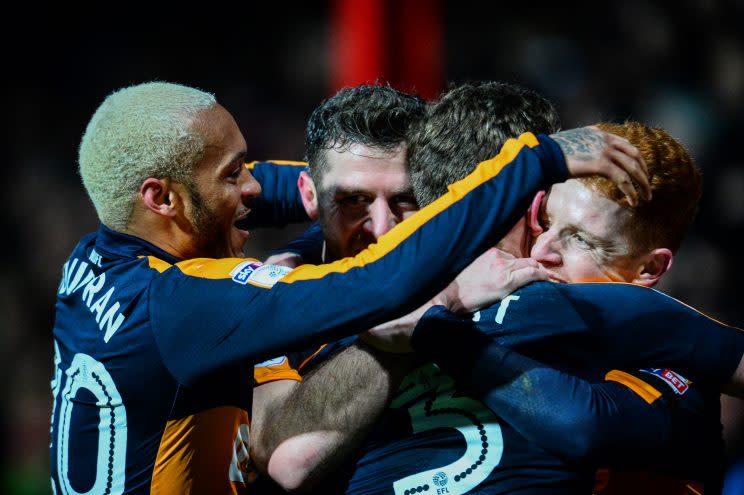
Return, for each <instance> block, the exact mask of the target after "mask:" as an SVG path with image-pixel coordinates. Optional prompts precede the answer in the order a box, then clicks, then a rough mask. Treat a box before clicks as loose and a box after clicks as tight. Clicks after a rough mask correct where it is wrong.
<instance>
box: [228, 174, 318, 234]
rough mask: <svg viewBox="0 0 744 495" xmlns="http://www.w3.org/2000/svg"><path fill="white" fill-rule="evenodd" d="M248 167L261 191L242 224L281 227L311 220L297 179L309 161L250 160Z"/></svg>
mask: <svg viewBox="0 0 744 495" xmlns="http://www.w3.org/2000/svg"><path fill="white" fill-rule="evenodd" d="M245 166H246V168H247V169H248V171H250V172H251V173H252V174H253V177H254V178H255V179H256V181H257V182H258V183H259V184H261V194H260V195H259V196H258V197H257V198H254V199H253V200H252V202H251V212H250V214H249V215H248V218H246V220H245V221H244V222H245V223H244V224H242V225H241V226H242V227H246V228H255V227H281V226H284V225H286V224H288V223H299V222H306V221H309V220H310V218H309V217H308V216H307V213H306V212H305V207H304V206H303V205H302V199H301V197H300V191H299V189H298V188H297V179H298V178H299V176H300V172H302V171H303V170H307V163H305V162H293V161H286V160H272V161H261V162H251V163H247V164H246V165H245Z"/></svg>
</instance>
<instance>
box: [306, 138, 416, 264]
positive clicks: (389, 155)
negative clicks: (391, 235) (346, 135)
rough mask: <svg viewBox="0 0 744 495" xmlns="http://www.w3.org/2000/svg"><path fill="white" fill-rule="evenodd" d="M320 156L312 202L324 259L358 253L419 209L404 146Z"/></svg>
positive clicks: (356, 148) (360, 148)
mask: <svg viewBox="0 0 744 495" xmlns="http://www.w3.org/2000/svg"><path fill="white" fill-rule="evenodd" d="M325 153H326V155H325V158H326V161H327V164H328V169H327V170H326V171H325V173H324V174H323V176H322V178H321V184H320V185H316V186H319V187H317V196H316V197H317V210H318V218H319V220H320V223H321V226H322V228H323V233H324V235H325V239H326V247H327V254H328V257H329V258H333V259H337V258H343V257H346V256H353V255H355V254H357V253H358V252H359V251H361V250H363V249H365V248H366V247H367V246H369V245H370V244H372V243H374V242H375V241H377V239H378V238H379V237H380V236H381V235H383V234H385V233H386V232H388V231H389V230H390V229H392V228H393V227H394V226H396V225H397V224H398V223H400V222H401V221H402V220H403V219H404V218H406V217H408V216H409V215H410V214H412V213H413V212H414V211H416V210H417V209H418V206H417V204H416V200H415V199H414V197H413V192H412V190H411V181H410V178H409V176H408V170H407V167H406V147H405V145H403V144H401V145H399V146H397V147H396V148H394V149H392V150H385V149H380V148H374V147H369V146H366V145H363V144H359V143H355V144H352V145H351V146H349V147H348V148H347V149H344V150H343V151H338V150H336V149H329V150H326V151H325Z"/></svg>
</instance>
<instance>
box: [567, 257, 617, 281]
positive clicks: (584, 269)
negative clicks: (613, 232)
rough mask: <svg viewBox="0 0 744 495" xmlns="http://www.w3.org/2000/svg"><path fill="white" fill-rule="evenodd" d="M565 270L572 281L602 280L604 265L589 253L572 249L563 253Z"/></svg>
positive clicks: (603, 277)
mask: <svg viewBox="0 0 744 495" xmlns="http://www.w3.org/2000/svg"><path fill="white" fill-rule="evenodd" d="M563 270H564V271H565V272H566V275H567V276H568V277H569V279H570V281H571V282H589V281H602V280H604V279H606V278H607V277H606V276H605V274H604V270H603V269H602V266H601V265H600V264H599V263H598V262H597V260H595V259H594V258H593V257H592V256H591V255H590V254H589V253H586V252H577V251H570V252H568V253H564V255H563Z"/></svg>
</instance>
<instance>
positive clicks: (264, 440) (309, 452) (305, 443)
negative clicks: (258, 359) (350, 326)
mask: <svg viewBox="0 0 744 495" xmlns="http://www.w3.org/2000/svg"><path fill="white" fill-rule="evenodd" d="M407 369H408V363H407V361H405V360H402V359H401V358H400V356H392V355H387V354H384V353H380V352H376V351H373V350H371V349H370V348H369V347H367V346H366V345H364V344H361V343H360V344H355V345H353V346H351V347H349V348H347V349H345V350H343V351H341V352H340V353H339V354H337V355H336V356H334V357H333V358H332V359H330V360H328V361H327V362H326V363H325V364H324V365H322V366H320V367H319V368H318V369H317V370H315V371H314V372H312V373H311V374H309V375H308V376H307V377H305V378H304V380H303V382H302V384H301V385H299V386H297V387H295V389H294V390H293V391H292V393H291V394H290V395H289V396H288V397H287V399H286V401H285V403H284V404H283V406H282V407H273V408H272V413H271V420H270V421H266V425H265V427H264V431H263V432H262V433H261V434H260V435H259V436H258V437H257V441H258V445H257V446H256V447H257V448H260V449H261V450H262V451H264V452H268V453H269V454H270V457H271V458H270V460H269V462H268V472H269V473H270V474H271V475H272V477H273V478H274V479H275V480H276V481H277V482H278V483H279V484H280V485H282V486H283V487H284V488H286V489H293V490H295V489H305V488H308V487H309V486H312V484H314V483H315V482H317V481H318V480H319V479H320V478H322V477H323V476H324V475H325V474H326V473H328V472H329V471H331V470H332V469H334V468H335V467H336V466H338V465H339V464H341V463H342V462H343V461H344V460H345V459H347V458H348V455H349V453H350V452H352V451H353V450H354V449H355V448H356V447H357V446H358V445H359V444H360V443H361V442H362V441H363V440H364V438H365V436H366V434H367V433H368V431H369V429H370V427H371V426H372V425H373V424H374V422H375V421H376V420H377V418H378V417H379V415H380V413H381V412H382V411H383V410H384V408H385V407H386V406H387V404H388V402H389V400H390V398H391V396H392V393H393V392H394V391H395V389H396V388H397V386H398V385H399V383H400V380H401V379H402V378H403V376H404V374H405V372H406V371H407Z"/></svg>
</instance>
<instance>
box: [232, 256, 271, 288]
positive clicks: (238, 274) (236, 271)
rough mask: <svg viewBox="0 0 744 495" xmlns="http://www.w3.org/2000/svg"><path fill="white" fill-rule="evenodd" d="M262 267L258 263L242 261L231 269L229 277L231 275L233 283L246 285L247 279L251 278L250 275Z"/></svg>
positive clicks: (261, 264)
mask: <svg viewBox="0 0 744 495" xmlns="http://www.w3.org/2000/svg"><path fill="white" fill-rule="evenodd" d="M262 266H263V263H260V262H258V261H252V260H248V261H244V262H242V263H241V264H239V265H238V266H236V267H235V268H233V269H232V271H231V272H230V275H232V279H233V281H234V282H237V283H239V284H241V285H245V284H247V283H248V278H249V277H250V276H251V274H252V273H253V272H254V271H256V270H258V269H259V268H261V267H262Z"/></svg>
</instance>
